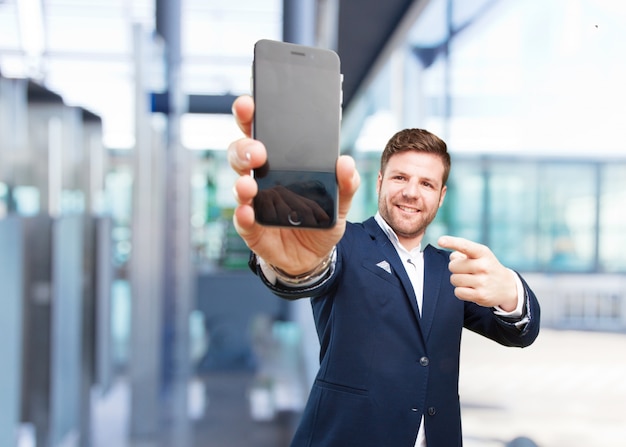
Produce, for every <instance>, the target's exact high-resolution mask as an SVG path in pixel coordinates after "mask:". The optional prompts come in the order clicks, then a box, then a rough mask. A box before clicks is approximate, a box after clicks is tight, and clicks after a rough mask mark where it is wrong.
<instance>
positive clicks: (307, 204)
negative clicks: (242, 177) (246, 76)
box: [252, 40, 342, 228]
mask: <svg viewBox="0 0 626 447" xmlns="http://www.w3.org/2000/svg"><path fill="white" fill-rule="evenodd" d="M252 80H253V82H252V92H253V96H254V103H255V113H254V120H253V124H252V134H253V137H254V138H255V139H258V140H260V141H261V142H262V143H263V144H264V145H265V148H266V149H267V156H268V157H267V163H266V164H265V165H264V166H262V167H261V168H258V169H255V170H254V177H255V179H256V181H257V184H258V186H259V192H258V194H257V196H256V197H255V199H254V212H255V216H256V220H257V222H259V223H261V224H263V225H275V226H284V227H291V228H330V227H332V226H333V225H335V222H336V219H337V202H338V188H337V177H336V173H335V166H336V163H337V158H338V156H339V134H340V126H341V105H342V104H341V103H342V100H341V94H342V92H341V83H342V76H341V70H340V61H339V56H338V55H337V53H335V52H334V51H332V50H327V49H322V48H316V47H309V46H303V45H296V44H291V43H286V42H279V41H274V40H260V41H258V42H257V43H256V44H255V47H254V63H253V75H252Z"/></svg>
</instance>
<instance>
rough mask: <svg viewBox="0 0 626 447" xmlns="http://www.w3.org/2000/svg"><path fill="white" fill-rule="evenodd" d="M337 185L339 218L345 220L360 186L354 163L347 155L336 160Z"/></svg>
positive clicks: (359, 178)
mask: <svg viewBox="0 0 626 447" xmlns="http://www.w3.org/2000/svg"><path fill="white" fill-rule="evenodd" d="M337 184H338V185H339V218H340V219H345V218H346V216H347V215H348V211H350V206H351V204H352V198H353V197H354V194H355V193H356V191H357V189H358V188H359V185H360V184H361V177H360V176H359V172H358V171H357V169H356V163H355V161H354V159H353V158H352V157H350V156H348V155H342V156H340V157H339V158H338V159H337Z"/></svg>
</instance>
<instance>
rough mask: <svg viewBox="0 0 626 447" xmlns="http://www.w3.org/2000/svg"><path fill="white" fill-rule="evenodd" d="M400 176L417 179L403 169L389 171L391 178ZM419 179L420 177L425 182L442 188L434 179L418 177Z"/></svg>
mask: <svg viewBox="0 0 626 447" xmlns="http://www.w3.org/2000/svg"><path fill="white" fill-rule="evenodd" d="M398 174H399V175H402V176H404V177H415V175H413V174H409V173H408V172H406V171H404V170H402V169H389V177H393V176H394V175H398ZM417 177H419V179H420V180H425V181H427V182H429V183H432V184H433V185H436V186H440V182H439V181H437V180H435V179H434V178H433V177H424V176H417Z"/></svg>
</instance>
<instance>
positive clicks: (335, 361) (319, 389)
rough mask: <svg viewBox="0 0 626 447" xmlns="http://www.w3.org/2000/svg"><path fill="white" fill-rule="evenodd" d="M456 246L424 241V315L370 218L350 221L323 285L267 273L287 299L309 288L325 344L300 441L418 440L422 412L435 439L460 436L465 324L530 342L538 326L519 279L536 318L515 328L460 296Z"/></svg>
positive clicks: (395, 443) (404, 446) (377, 443)
mask: <svg viewBox="0 0 626 447" xmlns="http://www.w3.org/2000/svg"><path fill="white" fill-rule="evenodd" d="M449 255H450V253H449V252H448V251H444V250H439V249H436V248H434V247H432V246H430V245H429V246H427V247H426V249H425V250H424V297H423V305H422V306H423V307H422V315H421V316H420V314H419V312H418V308H417V303H416V299H415V293H414V291H413V287H412V286H411V282H410V280H409V278H408V276H407V274H406V271H405V269H404V266H403V264H402V261H401V259H400V257H399V256H398V254H397V252H396V250H395V248H394V246H393V245H392V244H391V242H390V241H389V239H388V238H387V236H386V235H385V233H384V232H383V231H382V229H381V228H380V226H379V225H378V224H377V223H376V221H375V220H374V219H373V218H370V219H368V220H367V221H365V222H364V223H362V224H351V223H349V224H348V226H347V228H346V232H345V234H344V237H343V238H342V239H341V241H340V242H339V244H338V246H337V262H336V264H335V269H334V271H332V274H330V275H329V277H328V278H327V279H326V280H324V281H323V282H322V283H321V284H317V285H315V286H313V287H310V288H308V289H305V290H293V289H289V288H283V287H281V286H280V285H271V284H269V283H267V281H266V284H267V286H268V287H270V288H271V289H272V290H273V291H274V293H276V294H277V295H279V296H281V297H283V298H287V299H295V298H301V297H311V303H312V307H313V314H314V318H315V324H316V327H317V332H318V336H319V340H320V344H321V351H320V369H319V372H318V374H317V377H316V379H315V382H314V384H313V387H312V389H311V393H310V395H309V399H308V402H307V405H306V407H305V410H304V412H303V414H302V419H301V422H300V425H299V427H298V429H297V432H296V434H295V437H294V440H293V443H292V446H293V447H305V446H306V447H350V446H355V447H356V446H358V447H413V445H414V443H415V439H416V436H417V432H418V428H419V425H420V421H421V419H422V416H424V421H425V430H426V439H427V442H428V446H429V447H455V446H461V445H462V438H461V416H460V404H459V394H458V379H459V352H460V343H461V330H462V329H463V327H466V328H468V329H470V330H472V331H475V332H477V333H479V334H482V335H484V336H486V337H488V338H491V339H493V340H495V341H496V342H498V343H501V344H503V345H507V346H519V347H524V346H528V345H530V344H531V343H532V342H533V341H534V339H535V338H536V336H537V334H538V332H539V304H538V302H537V299H536V298H535V296H534V294H533V293H532V291H531V290H530V289H529V288H528V286H527V285H526V283H525V282H524V281H523V280H522V283H523V284H524V288H525V295H526V302H527V304H526V309H525V310H526V315H527V316H528V317H530V320H529V322H528V323H527V324H526V325H525V327H523V328H522V329H518V328H517V327H516V326H515V324H514V321H507V319H504V318H500V317H498V316H496V315H495V314H494V312H493V309H491V308H485V307H480V306H478V305H476V304H474V303H469V302H465V301H461V300H459V299H458V298H456V297H455V295H454V288H453V286H452V285H451V283H450V272H449V270H448V262H449ZM381 261H386V262H387V263H388V264H389V267H390V270H391V272H388V271H387V270H386V269H384V268H381V267H379V266H378V265H377V264H379V263H381ZM255 270H256V271H257V274H259V275H260V276H261V277H263V275H262V273H260V272H259V269H258V268H257V269H255Z"/></svg>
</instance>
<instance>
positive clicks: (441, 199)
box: [439, 185, 448, 208]
mask: <svg viewBox="0 0 626 447" xmlns="http://www.w3.org/2000/svg"><path fill="white" fill-rule="evenodd" d="M447 191H448V187H447V186H445V185H444V186H443V188H441V195H440V196H439V208H441V205H443V199H444V198H445V197H446V192H447Z"/></svg>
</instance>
